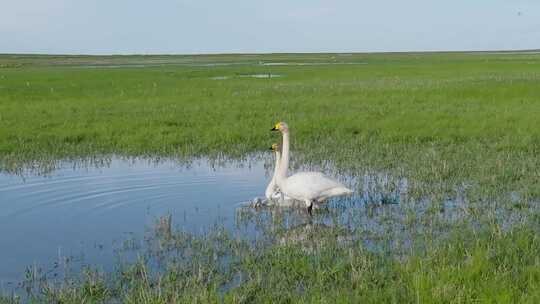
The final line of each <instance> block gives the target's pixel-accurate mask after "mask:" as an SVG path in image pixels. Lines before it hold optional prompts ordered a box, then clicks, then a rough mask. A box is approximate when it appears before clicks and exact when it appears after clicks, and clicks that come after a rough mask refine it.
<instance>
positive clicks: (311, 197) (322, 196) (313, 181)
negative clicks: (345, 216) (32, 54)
mask: <svg viewBox="0 0 540 304" xmlns="http://www.w3.org/2000/svg"><path fill="white" fill-rule="evenodd" d="M278 125H279V126H278ZM278 125H276V127H275V128H274V129H278V130H280V131H281V133H282V134H283V145H282V153H283V155H282V158H281V162H280V165H279V170H278V172H277V175H276V184H277V185H278V187H279V189H280V190H281V192H282V193H283V194H284V195H286V196H288V197H290V198H292V199H295V200H299V201H303V202H305V204H306V206H307V207H308V212H309V213H310V214H311V209H312V207H313V204H314V203H322V202H324V201H326V200H327V199H329V198H331V197H335V196H342V195H349V194H352V193H353V191H352V190H351V189H349V188H347V187H345V186H344V185H343V184H341V183H339V182H338V181H335V180H333V179H331V178H329V177H327V176H325V175H324V174H322V173H320V172H299V173H296V174H294V175H292V176H287V171H288V167H289V130H288V128H287V125H286V124H285V123H280V124H278Z"/></svg>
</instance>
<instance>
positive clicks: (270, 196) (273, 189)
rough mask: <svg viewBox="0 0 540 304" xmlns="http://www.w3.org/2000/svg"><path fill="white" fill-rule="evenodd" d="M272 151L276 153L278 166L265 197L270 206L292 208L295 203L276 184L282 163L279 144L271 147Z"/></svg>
mask: <svg viewBox="0 0 540 304" xmlns="http://www.w3.org/2000/svg"><path fill="white" fill-rule="evenodd" d="M270 150H272V151H273V152H274V155H275V157H276V165H275V167H274V175H273V176H272V180H271V181H270V183H269V184H268V187H266V191H265V196H266V199H267V204H268V205H276V206H292V204H293V203H294V202H293V200H292V199H291V198H290V197H288V196H286V195H284V194H283V193H282V192H281V191H280V190H279V187H278V185H277V183H276V177H277V174H278V172H279V165H280V161H281V152H280V146H279V144H272V146H271V147H270Z"/></svg>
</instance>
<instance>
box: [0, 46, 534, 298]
mask: <svg viewBox="0 0 540 304" xmlns="http://www.w3.org/2000/svg"><path fill="white" fill-rule="evenodd" d="M539 117H540V53H535V52H498V53H487V52H475V53H395V54H269V55H204V56H47V55H33V56H30V55H0V171H7V172H12V171H17V170H21V169H27V168H30V169H36V168H37V170H39V168H40V167H41V166H45V167H48V166H50V164H51V163H52V164H53V165H54V162H55V161H56V160H59V159H71V158H87V157H100V156H104V155H109V154H119V155H124V156H146V157H163V156H165V157H172V158H178V159H180V160H185V159H189V158H192V157H201V156H202V157H210V158H213V157H216V158H232V159H235V158H244V157H249V156H251V155H254V154H257V153H262V152H267V149H268V147H269V145H270V144H271V143H272V142H275V141H278V140H279V137H278V136H276V134H272V133H271V132H269V129H270V128H271V127H272V125H273V124H274V123H275V122H276V121H279V120H283V121H286V122H288V123H289V126H290V128H291V132H292V141H293V142H292V145H293V152H294V153H295V154H294V160H296V165H298V164H300V163H304V164H310V165H316V166H317V165H328V164H330V166H332V167H334V168H337V169H339V170H342V172H344V173H347V174H350V175H353V176H354V175H362V174H364V173H365V172H384V173H385V174H389V175H391V176H396V177H398V178H406V180H407V181H408V183H409V187H408V189H409V190H410V193H408V195H411V196H414V197H417V198H419V199H422V201H427V202H429V204H428V208H427V210H420V204H419V205H418V210H417V209H416V207H415V205H414V204H413V205H411V206H403V207H402V208H403V210H404V212H405V216H404V218H403V219H402V220H403V221H402V222H400V225H401V226H399V227H402V229H403V230H400V231H395V230H396V229H397V225H395V224H394V223H392V222H389V223H388V227H385V228H384V229H386V230H384V229H383V230H381V233H382V234H383V235H384V237H383V238H382V239H379V240H376V241H377V242H380V243H388V244H390V245H388V248H390V249H386V251H385V250H381V252H374V251H370V250H369V246H368V245H369V244H368V245H366V244H365V243H362V241H361V240H363V239H370V237H369V236H366V235H364V234H363V233H365V232H363V231H362V229H358V230H357V231H356V232H355V233H356V234H357V237H358V238H357V240H359V241H358V242H357V243H356V242H355V243H351V244H341V243H339V242H338V241H337V240H338V237H337V235H339V233H340V232H339V231H337V232H336V231H335V230H339V227H338V228H336V229H334V228H332V229H329V230H328V231H326V230H322V231H318V230H317V229H312V231H315V232H314V235H313V236H311V238H309V239H308V241H307V243H308V244H309V246H311V247H309V248H311V249H310V250H307V249H306V242H304V243H302V242H296V243H292V244H285V245H283V244H279V242H276V240H275V239H274V238H275V237H276V236H275V235H274V233H277V232H276V231H274V230H273V229H275V227H274V228H272V229H269V231H270V236H269V237H270V242H269V243H257V242H256V243H250V242H248V241H246V240H241V239H237V238H235V237H232V236H231V235H229V234H228V233H227V232H223V231H221V230H219V229H218V228H216V229H215V230H213V231H210V232H209V233H208V234H206V235H204V236H192V235H187V234H185V233H182V232H179V231H175V232H172V233H170V234H167V235H166V236H164V237H163V236H159V235H158V236H154V237H155V238H156V239H157V240H154V241H155V242H157V243H158V245H153V246H154V247H152V246H151V247H150V248H151V249H152V250H154V249H155V250H156V251H155V252H151V253H150V254H148V255H145V254H142V255H141V260H140V261H139V262H137V263H132V264H130V263H126V264H121V265H119V267H118V268H119V269H118V271H117V272H115V273H113V274H105V273H103V272H102V271H100V270H99V269H93V268H88V269H85V270H84V271H82V272H81V273H77V274H75V275H74V278H70V279H69V280H68V279H66V280H63V281H62V282H60V284H56V283H50V282H47V280H44V282H41V281H39V280H37V279H36V277H37V276H35V275H34V274H33V273H32V271H30V270H28V271H27V273H26V277H27V280H28V281H29V282H30V283H32V284H35V285H32V286H33V288H34V289H32V288H30V289H27V292H28V290H30V292H29V295H27V296H28V298H27V300H33V301H34V302H36V303H82V302H88V303H102V302H114V303H116V302H125V303H197V302H198V303H209V302H210V303H217V302H226V303H255V302H256V303H279V302H285V303H288V302H303V303H334V302H342V303H346V302H355V303H359V302H371V303H381V302H384V303H468V302H490V303H492V302H500V303H512V302H522V303H538V301H539V299H540V294H539V293H538V288H536V287H537V286H538V285H539V284H540V273H539V271H538V269H540V268H539V267H540V262H539V259H538V251H539V250H540V242H539V240H538V232H539V231H540V214H539V213H538V210H540V209H539V208H538V207H536V206H537V204H538V199H539V198H540V170H539V168H540V157H539V153H540V120H539ZM448 199H450V200H453V201H455V202H457V201H460V202H465V203H464V204H463V207H462V208H463V209H464V210H462V211H463V214H467V216H466V218H463V219H455V223H456V224H454V225H450V226H449V225H448V224H447V223H446V222H443V221H440V222H438V219H439V214H440V213H443V212H444V210H443V209H444V208H445V201H446V200H448ZM411 201H412V202H414V201H415V200H414V199H413V200H411ZM400 207H401V206H400ZM407 208H410V209H407ZM381 216H384V214H382V215H381ZM276 221H277V220H276ZM508 223H510V224H508ZM419 227H420V228H419ZM392 228H394V229H392ZM381 229H382V228H381ZM400 233H401V234H402V235H401V236H398V234H400ZM162 238H163V239H162ZM374 242H375V241H374ZM399 242H404V243H406V244H407V245H406V246H405V247H404V248H409V249H406V250H405V252H397V251H392V250H391V248H393V247H392V246H393V244H394V245H395V244H396V243H399ZM407 246H409V247H407ZM384 248H385V247H383V249H384ZM171 253H173V256H174V254H176V255H177V256H175V258H174V259H170V260H167V261H161V262H163V264H162V265H163V269H162V270H163V271H162V272H159V273H152V262H151V261H152V259H151V257H152V256H154V257H157V258H158V259H162V258H163V257H164V256H168V255H170V254H171ZM149 261H150V262H149ZM35 280H37V283H36V282H34V281H35ZM55 284H56V285H55ZM32 290H33V291H32ZM1 292H2V291H1V290H0V303H19V302H20V299H19V298H17V297H12V296H9V295H4V296H2V294H1ZM23 302H24V300H23Z"/></svg>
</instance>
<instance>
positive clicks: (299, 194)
mask: <svg viewBox="0 0 540 304" xmlns="http://www.w3.org/2000/svg"><path fill="white" fill-rule="evenodd" d="M282 190H283V191H284V192H285V194H287V195H289V196H291V197H293V198H295V199H299V200H305V199H311V200H321V199H326V198H328V197H331V196H337V195H344V194H349V193H351V192H352V191H351V190H349V189H347V187H345V186H344V185H343V184H341V183H340V182H338V181H336V180H333V179H331V178H329V177H327V176H325V175H324V174H322V173H320V172H299V173H296V174H294V175H292V176H290V177H288V178H287V180H286V183H285V184H284V185H283V189H282Z"/></svg>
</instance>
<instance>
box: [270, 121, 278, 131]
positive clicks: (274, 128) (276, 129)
mask: <svg viewBox="0 0 540 304" xmlns="http://www.w3.org/2000/svg"><path fill="white" fill-rule="evenodd" d="M270 131H279V122H278V123H277V124H276V125H275V126H274V127H273V128H272V129H270Z"/></svg>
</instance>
